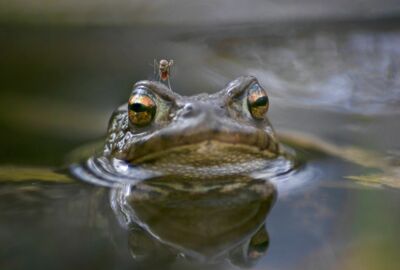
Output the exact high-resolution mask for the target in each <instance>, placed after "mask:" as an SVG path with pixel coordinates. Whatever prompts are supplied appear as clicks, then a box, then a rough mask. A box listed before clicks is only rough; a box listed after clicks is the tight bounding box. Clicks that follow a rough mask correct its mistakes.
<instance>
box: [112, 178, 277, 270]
mask: <svg viewBox="0 0 400 270" xmlns="http://www.w3.org/2000/svg"><path fill="white" fill-rule="evenodd" d="M176 179H179V181H177V180H176ZM214 180H215V182H213V183H210V182H209V183H203V184H201V185H200V184H199V183H200V182H196V180H195V179H186V178H182V177H180V178H177V176H168V177H162V178H154V179H151V180H148V181H145V182H142V183H139V184H138V185H136V186H125V187H124V188H118V189H114V190H113V191H112V194H111V204H112V207H113V210H114V212H115V214H116V216H117V218H118V219H119V221H120V223H121V225H122V226H124V227H125V228H126V229H127V230H128V232H129V240H128V243H129V248H130V251H131V254H132V257H133V258H134V260H135V261H137V262H138V263H140V264H143V265H146V266H149V265H154V264H156V265H159V264H160V265H165V264H166V263H167V262H168V263H169V264H173V263H174V262H175V261H176V260H184V261H190V262H191V264H199V263H200V264H207V265H208V264H213V265H219V264H223V263H227V261H229V262H230V263H232V264H234V265H237V266H251V265H254V264H255V263H256V262H257V261H258V260H259V259H260V258H261V257H262V256H263V255H264V254H265V253H266V251H267V248H268V245H269V236H268V233H267V231H266V227H265V222H266V217H267V214H268V212H269V210H270V209H271V207H272V205H273V204H274V202H275V199H276V189H275V187H274V186H273V185H272V184H271V183H269V182H267V181H265V180H257V179H252V178H249V177H245V176H235V177H232V179H229V182H230V184H225V185H223V186H221V185H218V184H217V183H218V182H220V181H221V180H222V179H214ZM225 180H226V179H225ZM190 183H195V184H190ZM155 254H156V255H155Z"/></svg>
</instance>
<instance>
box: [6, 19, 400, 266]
mask: <svg viewBox="0 0 400 270" xmlns="http://www.w3.org/2000/svg"><path fill="white" fill-rule="evenodd" d="M0 39H1V43H0V51H1V52H2V53H1V54H2V55H1V59H2V61H1V62H2V65H1V66H0V81H1V82H2V86H1V92H0V127H1V131H2V132H1V133H0V141H1V152H0V162H1V163H0V164H1V168H0V176H1V179H2V180H4V179H9V180H13V181H8V182H7V183H3V184H2V185H1V188H0V268H1V269H35V268H40V269H55V268H57V269H63V268H65V269H71V268H75V269H141V268H142V267H145V268H146V267H147V268H149V267H150V266H143V265H140V264H139V263H138V262H137V261H136V262H135V260H134V259H133V258H132V257H135V256H132V253H133V255H135V254H136V253H135V252H134V251H132V249H133V250H135V249H134V248H135V247H137V246H139V247H147V246H148V245H149V246H150V247H153V248H154V246H153V245H156V247H157V248H156V249H155V250H156V251H154V249H149V250H151V251H152V252H151V253H150V254H151V256H150V258H151V259H153V260H154V261H158V260H159V261H160V262H161V263H162V264H166V263H167V261H168V262H169V261H170V259H171V257H173V256H174V254H175V253H174V251H171V250H170V249H167V250H165V249H163V248H161V247H160V246H159V245H158V244H154V242H153V241H150V240H149V235H148V234H146V233H143V232H142V231H140V230H141V229H140V228H138V227H129V229H127V228H124V226H122V225H123V224H124V219H122V221H121V216H119V215H118V214H117V215H116V213H119V212H118V211H119V210H118V209H120V208H118V207H116V206H115V205H114V206H113V205H112V204H110V199H109V196H110V195H109V190H108V189H106V188H101V187H94V186H91V185H87V184H84V183H75V184H69V183H61V184H52V183H48V182H42V181H33V182H29V184H26V183H24V182H18V183H17V182H16V181H15V179H34V180H35V179H36V180H40V179H46V178H54V177H52V176H51V175H49V171H48V169H53V168H65V166H66V164H67V162H66V159H68V156H69V155H68V154H69V153H71V151H72V150H73V149H76V147H78V146H81V145H84V144H86V143H91V142H95V141H97V140H102V139H103V137H104V135H105V130H106V125H107V120H108V118H109V116H110V114H111V112H112V110H113V109H114V108H116V107H117V106H118V105H120V104H121V103H124V102H126V100H127V98H128V96H129V94H130V86H131V85H132V84H133V83H134V82H135V81H137V80H141V79H146V78H149V77H151V75H152V70H153V67H152V66H151V64H152V63H153V59H154V58H157V59H160V58H163V57H168V58H172V59H174V60H175V63H176V64H175V66H174V70H173V77H172V82H171V83H172V87H173V89H174V90H175V91H177V92H179V93H181V94H187V95H189V94H194V93H199V92H208V93H212V92H215V91H217V90H219V89H221V88H222V87H223V85H224V84H225V83H227V82H228V81H230V80H232V79H234V78H235V77H237V76H240V75H246V74H252V75H255V76H257V78H258V79H259V80H260V82H261V83H262V84H263V86H264V87H265V88H266V89H267V90H268V93H269V96H270V102H271V107H270V112H269V119H270V120H271V122H272V124H273V126H274V128H275V129H276V130H277V131H278V132H279V131H280V130H295V131H301V132H306V133H310V134H313V136H317V137H319V138H321V139H323V140H325V141H329V142H330V143H333V144H336V145H338V146H354V147H359V148H362V149H366V150H370V151H376V152H378V153H380V154H382V155H383V156H384V157H386V158H387V159H391V160H392V163H393V164H398V160H399V154H398V153H399V150H400V149H399V148H400V144H399V139H398V138H399V137H400V121H399V120H398V119H399V116H400V109H399V108H400V90H399V89H400V75H399V74H400V73H399V67H400V49H399V48H400V47H399V46H398V45H397V44H400V23H399V22H398V21H389V22H388V21H358V22H357V21H355V22H336V23H325V24H315V23H305V24H296V25H295V24H290V23H286V24H277V23H276V24H268V25H265V24H254V25H241V26H234V25H232V26H221V27H219V28H207V27H204V28H203V27H190V28H189V27H187V28H186V27H184V26H179V27H178V26H176V27H160V26H151V27H150V26H135V27H117V26H115V27H66V26H58V27H11V26H8V27H4V28H3V29H2V31H1V32H0ZM298 151H299V152H300V153H302V152H304V156H305V159H307V162H306V164H307V165H306V167H305V168H303V169H302V170H301V171H300V172H299V173H298V174H296V175H293V178H290V177H288V178H287V179H285V182H283V184H281V185H278V187H277V198H276V201H275V204H274V205H273V206H272V209H271V210H270V211H269V212H268V211H264V212H263V213H262V214H261V216H265V224H264V223H263V222H261V221H260V220H257V222H254V224H253V223H252V224H253V227H252V228H251V229H248V230H247V231H246V230H244V231H245V233H243V235H242V237H243V238H241V239H248V238H249V237H250V236H251V235H252V234H257V232H258V230H259V229H260V228H262V227H263V226H265V228H266V231H267V233H268V235H269V238H268V237H267V238H268V239H269V240H268V243H269V245H268V248H267V249H266V252H265V254H264V253H263V252H261V253H262V256H259V257H257V262H256V263H255V264H254V265H253V266H252V267H251V269H268V268H271V269H293V268H296V269H310V268H315V269H338V268H341V269H396V266H397V265H398V263H399V258H398V251H399V250H400V244H399V241H398V239H400V231H399V229H398V227H399V225H400V214H399V211H398V205H400V192H399V190H398V189H397V188H396V187H395V186H393V185H392V186H391V187H376V186H371V185H362V184H360V183H357V182H355V181H352V180H349V179H348V178H346V176H349V175H366V174H372V173H376V170H374V169H367V168H364V167H362V166H359V165H356V164H352V163H350V162H346V161H344V160H343V159H341V158H338V157H335V156H332V155H318V154H317V153H313V152H309V151H305V150H304V149H303V150H302V149H301V147H300V149H298ZM78 153H79V151H78ZM396 162H397V163H396ZM32 166H34V167H35V170H36V173H33V174H32V173H31V174H29V173H28V172H31V171H32V170H31V167H32ZM394 166H398V165H394ZM38 168H39V169H38ZM291 179H292V180H297V181H290V180H291ZM395 180H396V179H395ZM397 180H398V181H400V179H398V178H397ZM296 183H297V184H296ZM396 183H397V182H396ZM249 198H253V197H251V196H250V197H249ZM267 198H269V199H267V200H266V201H269V200H272V199H271V197H268V196H267ZM175 199H176V198H175ZM178 199H179V198H178ZM226 201H229V200H226ZM250 201H251V202H253V203H254V202H259V201H260V200H259V199H254V198H253V199H252V200H250ZM261 201H262V200H261ZM152 202H154V204H156V203H155V201H152ZM199 202H203V201H201V200H200V199H199ZM200 205H203V204H200ZM245 205H246V204H245ZM220 206H221V208H222V209H224V208H223V207H227V206H226V205H225V204H224V203H223V202H221V204H220ZM149 207H150V206H149ZM153 207H155V206H154V205H153ZM174 209H175V208H174ZM215 209H218V207H217V208H215ZM157 211H158V210H157ZM162 211H167V210H165V209H164V210H162ZM182 211H184V210H182V209H180V210H178V211H176V210H175V212H174V213H175V214H176V212H178V214H179V213H183V212H182ZM231 218H233V217H232V216H231ZM173 220H175V221H176V220H177V217H175V218H174V219H173ZM235 220H239V218H236V219H235ZM162 222H165V221H163V220H160V223H159V224H163V223H162ZM121 223H122V225H121ZM128 223H129V222H128ZM199 224H201V223H199ZM125 225H126V224H125ZM155 225H157V222H156V223H155ZM172 225H173V226H172ZM172 225H171V226H172V227H174V226H176V224H172ZM204 226H206V225H204ZM226 226H228V225H226ZM162 228H168V227H162V226H161V229H162ZM221 228H222V229H223V228H225V227H224V226H221ZM183 229H184V228H183ZM197 229H200V230H201V229H202V227H201V226H200V227H197ZM137 231H140V233H139V232H137ZM132 232H136V234H135V233H132ZM166 232H169V233H170V234H173V233H174V231H173V230H166ZM200 235H201V234H200ZM164 237H171V236H170V235H165V234H164ZM246 237H247V238H246ZM260 237H261V239H264V240H265V234H263V233H261V236H260ZM263 237H264V238H263ZM150 238H151V237H150ZM216 239H219V238H217V237H216ZM214 240H215V239H214ZM239 242H240V241H239ZM156 243H157V241H156ZM221 243H223V239H219V241H215V243H214V248H215V247H216V246H218V244H221ZM181 245H182V243H181ZM211 248H212V247H210V249H211ZM178 250H180V251H182V249H178ZM211 250H212V249H211ZM216 250H217V249H216ZM219 250H220V249H219ZM139 251H141V250H140V248H139ZM171 253H172V255H171ZM178 253H179V252H178ZM235 254H236V253H235ZM192 255H193V254H192ZM136 257H137V256H136ZM182 257H183V255H182V254H180V256H178V259H177V261H176V262H175V266H174V267H181V268H187V267H188V265H190V264H194V261H193V259H192V260H189V262H188V261H187V260H185V259H184V258H182ZM194 257H196V256H194ZM217 257H218V256H217ZM196 258H197V259H199V257H198V256H197V257H196ZM235 258H237V256H236V257H235ZM201 260H203V262H204V258H203V257H201V258H200V261H201ZM215 260H217V259H216V258H214V261H215ZM233 261H235V260H233ZM198 267H201V266H198ZM215 267H216V268H217V267H219V268H229V267H230V266H229V264H227V263H226V262H224V263H222V264H218V266H215Z"/></svg>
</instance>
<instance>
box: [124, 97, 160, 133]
mask: <svg viewBox="0 0 400 270" xmlns="http://www.w3.org/2000/svg"><path fill="white" fill-rule="evenodd" d="M156 107H157V106H156V103H155V101H154V99H153V98H152V97H151V96H150V95H149V94H147V93H146V91H145V90H141V91H140V90H139V91H137V92H135V93H133V94H132V96H131V97H130V98H129V101H128V115H129V120H130V121H131V123H132V124H133V125H135V126H140V127H143V126H146V125H148V124H150V123H151V121H153V119H154V116H155V114H156Z"/></svg>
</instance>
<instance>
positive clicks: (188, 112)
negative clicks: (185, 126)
mask: <svg viewBox="0 0 400 270" xmlns="http://www.w3.org/2000/svg"><path fill="white" fill-rule="evenodd" d="M193 110H194V107H193V105H192V104H186V105H185V106H184V107H183V108H182V115H183V116H190V115H192V113H193Z"/></svg>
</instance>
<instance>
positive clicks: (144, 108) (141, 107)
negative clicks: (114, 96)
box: [129, 103, 149, 112]
mask: <svg viewBox="0 0 400 270" xmlns="http://www.w3.org/2000/svg"><path fill="white" fill-rule="evenodd" d="M129 109H130V110H132V111H134V112H145V111H148V110H149V108H148V107H147V106H145V105H143V104H141V103H133V104H131V105H130V106H129Z"/></svg>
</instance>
